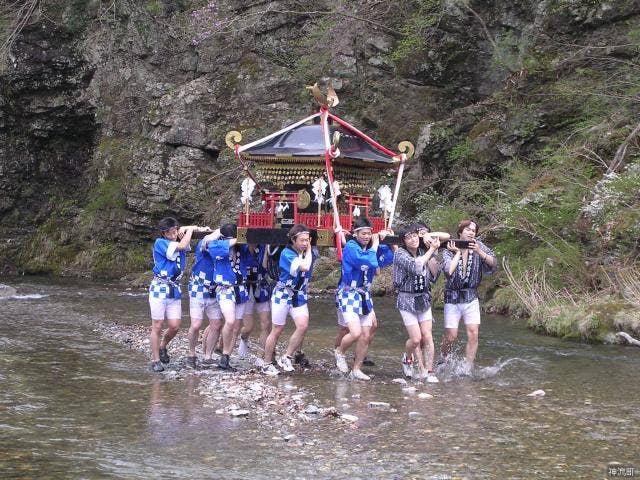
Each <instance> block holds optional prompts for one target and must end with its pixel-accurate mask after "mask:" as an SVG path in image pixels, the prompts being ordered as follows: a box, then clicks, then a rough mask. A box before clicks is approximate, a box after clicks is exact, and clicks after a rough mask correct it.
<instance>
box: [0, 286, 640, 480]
mask: <svg viewBox="0 0 640 480" xmlns="http://www.w3.org/2000/svg"><path fill="white" fill-rule="evenodd" d="M2 282H3V283H5V284H8V285H11V286H12V287H14V288H16V290H17V293H16V295H15V296H14V297H12V298H9V299H4V300H0V472H1V473H0V474H1V476H2V478H33V477H38V478H42V477H46V478H103V477H111V478H147V477H155V478H158V477H160V478H225V479H235V478H251V479H261V478H264V479H267V478H340V479H344V478H349V479H373V478H427V479H429V478H430V479H448V478H470V479H472V478H473V479H475V478H522V479H530V478H572V479H573V478H607V475H608V471H607V467H608V465H610V464H612V463H614V462H618V464H619V466H624V467H629V468H635V475H636V476H640V446H639V442H638V439H639V438H640V401H639V399H640V382H639V381H638V378H639V372H640V349H639V348H633V347H620V346H606V345H597V346H596V345H584V344H578V343H573V342H566V341H562V340H560V339H556V338H549V337H541V336H538V335H535V334H533V333H531V332H530V331H529V330H527V329H526V328H525V326H524V324H523V323H522V322H520V321H515V320H511V319H508V318H505V317H499V316H484V317H483V324H482V327H481V336H480V349H479V355H478V366H479V369H478V371H477V372H476V373H475V375H474V376H473V377H461V376H458V375H455V374H454V373H451V372H448V373H445V375H444V376H443V377H442V380H443V381H442V382H441V383H440V384H437V385H426V384H416V385H415V386H416V387H417V391H416V392H415V393H403V391H402V386H401V385H398V384H395V383H392V382H391V380H392V379H393V378H397V377H400V376H401V369H400V360H399V359H400V355H401V352H402V345H403V342H404V340H405V333H404V327H402V324H401V321H400V318H399V315H398V314H397V312H396V311H395V310H394V308H393V303H392V301H391V299H376V311H377V313H378V317H379V319H380V322H381V328H380V330H379V334H378V335H377V337H376V340H375V344H374V347H373V350H372V352H371V357H372V358H373V359H374V360H375V362H376V366H374V367H369V369H368V370H366V371H367V372H369V373H370V374H372V376H373V380H372V381H371V382H369V383H362V382H350V381H348V380H346V379H344V378H342V377H340V376H337V375H331V374H328V373H327V374H321V373H318V372H315V373H313V374H309V375H305V374H302V373H296V374H294V375H291V376H288V377H285V376H280V377H278V378H276V379H266V380H265V379H261V380H262V381H267V382H273V383H279V384H282V385H285V384H287V385H294V386H296V387H298V388H299V389H302V390H306V391H309V392H311V393H312V394H313V395H314V397H315V399H316V400H317V401H318V402H319V403H320V404H321V406H325V407H326V406H335V407H337V409H338V410H340V411H343V412H346V413H349V414H352V415H355V416H357V417H358V421H357V422H355V423H353V424H346V423H345V422H339V421H338V420H333V419H325V420H322V421H316V422H309V423H306V424H302V425H298V426H296V428H295V430H293V429H292V431H291V433H292V434H295V435H296V439H297V440H296V442H293V443H292V442H285V441H283V440H282V434H284V433H287V432H282V431H279V432H274V431H273V429H271V428H269V427H268V426H265V425H264V424H263V423H261V422H260V421H258V420H256V419H255V418H253V417H252V416H251V415H250V416H249V417H248V418H242V419H240V418H238V419H234V418H231V417H229V416H228V415H220V414H216V413H215V406H211V405H210V404H209V403H207V402H206V399H205V398H204V397H203V396H202V395H200V394H198V393H197V391H196V389H197V385H198V382H199V381H200V379H199V378H198V377H193V376H188V377H187V378H183V379H180V380H174V381H168V380H165V379H163V378H162V377H159V376H157V375H154V374H151V373H149V372H148V371H147V357H146V355H144V354H141V353H139V352H137V351H134V350H130V349H127V348H126V347H124V346H123V345H120V344H117V343H114V342H110V341H108V340H105V339H104V338H102V337H100V336H99V335H97V334H96V333H95V329H96V325H99V324H100V322H113V321H117V322H120V323H123V324H142V325H146V324H148V323H149V320H148V305H147V301H146V296H145V295H144V294H138V292H134V291H126V290H124V289H123V288H122V287H120V286H116V285H105V284H98V283H90V282H78V281H60V280H52V281H49V280H38V279H25V278H3V279H2ZM311 306H312V324H311V327H310V330H309V335H308V339H307V341H306V343H305V351H306V352H307V354H308V356H309V357H310V359H311V360H312V362H319V361H323V362H326V363H327V364H330V362H331V359H332V345H333V339H334V336H335V319H334V316H333V311H334V310H333V304H332V300H331V299H329V298H315V299H312V303H311ZM183 311H184V315H183V325H184V326H185V327H186V326H188V316H187V303H186V301H183ZM436 318H437V320H438V322H437V323H436V326H435V332H436V333H435V337H436V339H437V341H439V340H440V338H441V330H442V323H441V319H442V312H436ZM185 334H186V328H185V329H184V330H182V331H181V333H180V335H185ZM538 389H543V390H545V392H546V395H545V396H544V397H540V398H534V397H528V396H527V394H528V393H530V392H532V391H534V390H538ZM420 392H427V393H430V394H432V395H433V398H430V399H421V398H419V397H418V393H420ZM371 401H380V402H388V403H390V404H391V407H392V408H391V409H390V410H387V411H381V410H377V409H371V408H369V407H368V403H369V402H371ZM276 434H277V435H276Z"/></svg>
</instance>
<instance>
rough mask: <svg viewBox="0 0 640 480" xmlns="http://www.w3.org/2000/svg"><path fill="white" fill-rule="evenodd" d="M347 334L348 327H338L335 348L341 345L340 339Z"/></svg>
mask: <svg viewBox="0 0 640 480" xmlns="http://www.w3.org/2000/svg"><path fill="white" fill-rule="evenodd" d="M347 333H349V328H348V327H343V326H342V325H338V333H337V334H336V341H335V345H334V347H335V348H338V347H339V346H340V344H341V343H342V339H343V338H344V336H345V335H346V334H347Z"/></svg>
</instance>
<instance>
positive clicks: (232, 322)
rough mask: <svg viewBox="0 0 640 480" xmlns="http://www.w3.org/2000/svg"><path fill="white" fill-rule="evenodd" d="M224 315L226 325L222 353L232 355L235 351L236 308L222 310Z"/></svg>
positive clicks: (223, 328)
mask: <svg viewBox="0 0 640 480" xmlns="http://www.w3.org/2000/svg"><path fill="white" fill-rule="evenodd" d="M222 316H223V317H224V327H222V353H223V354H224V355H231V352H232V351H233V346H234V344H233V330H234V327H235V326H236V312H235V309H225V310H224V311H223V312H222Z"/></svg>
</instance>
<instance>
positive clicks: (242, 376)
mask: <svg viewBox="0 0 640 480" xmlns="http://www.w3.org/2000/svg"><path fill="white" fill-rule="evenodd" d="M95 332H96V333H98V334H99V335H100V336H102V337H104V338H105V339H108V340H110V341H114V342H117V343H120V344H122V345H123V346H125V347H128V348H130V349H132V350H136V351H139V352H143V353H148V352H149V329H148V328H147V327H143V326H140V325H135V326H129V325H122V324H118V323H109V324H107V323H99V324H98V325H97V326H96V327H95ZM252 347H253V349H254V350H255V348H256V347H255V345H252ZM188 348H189V344H188V340H187V337H186V335H180V334H178V335H177V336H176V337H175V338H174V339H173V341H172V342H171V343H170V344H169V354H170V356H171V362H170V363H169V365H167V366H165V371H164V372H162V373H159V374H153V375H161V376H162V377H163V378H164V379H166V380H167V381H180V380H182V379H184V378H186V377H187V376H197V377H199V379H200V382H199V384H198V387H197V392H198V393H199V394H200V395H203V396H205V397H206V404H207V405H209V406H211V407H212V408H215V409H216V410H215V411H216V414H219V415H228V416H231V417H252V418H254V419H257V421H258V422H260V423H261V424H262V425H263V426H265V427H267V428H271V429H274V430H277V431H278V432H279V433H280V435H281V436H280V437H279V438H282V439H283V440H284V441H289V440H292V439H294V438H296V435H295V434H294V433H291V432H292V431H295V429H296V427H297V426H298V425H299V424H301V423H308V422H317V421H336V423H337V425H341V426H348V425H349V424H353V422H357V420H358V418H357V417H356V416H354V415H349V414H343V413H341V412H340V411H339V410H338V409H337V408H336V407H335V406H333V405H320V402H318V401H317V400H316V399H315V398H314V395H313V394H312V393H311V392H310V391H308V390H306V389H304V388H300V387H298V386H296V385H295V384H294V382H293V381H291V382H290V381H287V380H284V381H283V379H287V377H286V376H284V375H283V374H281V375H280V376H279V377H277V378H273V377H267V376H265V375H263V374H262V373H260V371H259V369H258V368H256V367H255V366H254V364H255V360H256V356H255V354H253V353H251V354H249V355H247V356H246V357H245V358H242V359H241V358H238V357H237V356H236V355H233V356H232V359H231V363H232V365H233V366H234V367H235V368H237V372H233V373H230V372H226V371H222V370H218V369H216V368H211V369H204V368H198V369H195V370H194V369H190V368H187V367H186V364H185V360H186V356H187V354H188ZM196 353H197V354H198V355H199V356H200V357H201V356H202V350H201V345H198V347H197V348H196ZM214 355H215V354H214ZM299 374H304V375H335V369H333V370H332V369H331V368H330V366H329V365H327V364H326V363H324V362H322V363H314V364H312V365H310V366H309V367H306V368H304V369H303V368H301V367H300V366H296V372H294V373H293V376H295V375H299ZM150 375H151V373H150ZM289 378H291V377H289ZM405 383H406V382H405Z"/></svg>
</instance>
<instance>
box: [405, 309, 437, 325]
mask: <svg viewBox="0 0 640 480" xmlns="http://www.w3.org/2000/svg"><path fill="white" fill-rule="evenodd" d="M400 316H401V317H402V321H403V322H404V326H405V327H408V326H410V325H418V324H420V323H424V322H431V321H433V313H431V309H429V310H427V311H426V312H418V313H413V312H408V311H406V310H400Z"/></svg>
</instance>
